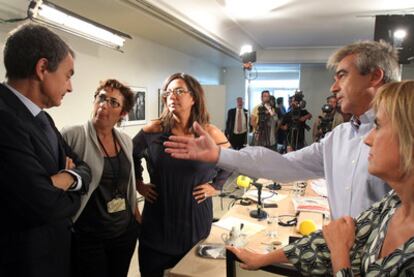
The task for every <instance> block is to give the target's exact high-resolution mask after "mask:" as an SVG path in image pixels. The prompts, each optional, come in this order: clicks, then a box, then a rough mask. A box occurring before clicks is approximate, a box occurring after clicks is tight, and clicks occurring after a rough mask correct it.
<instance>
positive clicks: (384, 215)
mask: <svg viewBox="0 0 414 277" xmlns="http://www.w3.org/2000/svg"><path fill="white" fill-rule="evenodd" d="M374 109H375V111H376V117H375V127H374V129H372V130H371V132H370V133H369V134H368V136H367V137H366V138H365V139H364V141H365V144H366V145H367V146H368V147H369V148H370V151H369V156H368V171H369V172H370V173H371V174H373V175H375V176H377V177H379V178H381V179H383V180H384V181H385V182H387V183H388V184H389V185H390V187H391V188H392V189H393V190H392V191H390V192H389V193H388V194H387V195H386V196H385V197H384V198H383V199H382V200H381V201H379V202H377V203H375V204H374V205H372V206H371V207H370V208H369V209H368V210H366V211H364V212H362V213H361V214H360V215H359V216H358V217H357V218H355V219H354V218H352V217H349V216H345V217H342V218H339V219H337V220H334V221H332V222H330V223H329V224H328V225H326V226H324V227H323V231H322V232H321V231H317V232H315V233H313V234H311V235H310V236H307V237H304V238H302V239H299V240H298V241H296V242H294V243H293V244H290V245H288V246H285V247H284V248H283V249H279V250H276V251H274V252H270V253H268V254H265V255H262V254H256V253H253V252H251V251H248V250H245V249H238V248H234V247H228V249H229V250H230V251H232V252H233V253H235V254H236V255H237V256H238V257H239V258H240V259H241V260H242V264H241V267H242V268H245V269H258V268H260V267H263V266H265V265H270V264H274V263H287V262H290V263H292V264H294V265H295V267H296V268H297V269H298V271H299V272H300V273H301V274H302V275H305V276H327V275H332V274H334V275H336V276H353V275H355V276H379V275H381V276H412V275H413V274H414V209H413V207H414V198H413V195H414V81H405V82H395V83H390V84H386V85H384V86H383V87H382V88H381V89H380V91H379V92H378V93H377V95H376V96H375V99H374Z"/></svg>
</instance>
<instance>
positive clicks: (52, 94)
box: [0, 24, 91, 277]
mask: <svg viewBox="0 0 414 277" xmlns="http://www.w3.org/2000/svg"><path fill="white" fill-rule="evenodd" d="M3 53H4V65H5V68H6V77H7V81H6V82H5V83H2V84H0V118H1V124H0V178H1V186H0V216H1V219H2V221H3V224H2V225H3V226H2V228H1V230H0V249H1V252H0V276H17V277H37V276H42V277H55V276H62V277H69V276H70V262H71V261H70V248H71V238H72V234H71V231H70V230H71V228H72V220H71V218H72V216H73V215H75V213H76V211H77V210H78V209H79V205H80V197H81V194H84V193H86V192H87V191H88V185H89V182H90V180H91V176H90V169H89V167H88V166H87V165H86V164H85V163H84V162H82V161H81V160H80V159H79V158H78V157H77V156H76V154H74V153H73V152H72V150H71V149H70V147H69V146H68V145H67V144H66V143H65V142H64V140H63V139H62V136H61V135H60V133H59V132H58V130H57V129H56V127H55V124H54V122H53V120H52V118H51V117H50V116H49V115H48V114H47V113H46V112H45V111H44V109H48V108H52V107H58V106H60V104H61V102H62V99H63V97H64V96H65V94H66V93H70V92H72V83H71V78H72V75H73V74H74V53H73V51H72V50H71V49H70V48H69V46H68V45H67V44H66V43H65V42H64V41H63V40H62V39H61V38H60V37H59V36H58V35H56V34H55V33H53V32H52V31H50V30H49V29H47V28H45V27H43V26H40V25H35V24H25V25H22V26H20V27H18V28H16V29H15V30H13V31H12V32H11V33H10V35H9V37H8V38H7V40H6V43H5V45H4V50H3Z"/></svg>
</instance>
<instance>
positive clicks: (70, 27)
mask: <svg viewBox="0 0 414 277" xmlns="http://www.w3.org/2000/svg"><path fill="white" fill-rule="evenodd" d="M28 15H29V17H30V19H32V20H33V21H35V22H40V23H44V24H47V25H50V26H52V27H54V28H57V29H60V30H63V31H66V32H69V33H71V34H75V35H77V36H80V37H83V38H86V39H89V40H91V41H93V42H96V43H99V44H101V45H104V46H107V47H110V48H113V49H116V50H121V48H122V46H123V45H124V42H125V39H126V38H129V39H131V36H129V35H127V34H124V33H122V32H120V31H117V30H114V29H111V28H109V27H106V26H104V25H101V24H99V23H97V22H94V21H92V20H90V19H87V18H84V17H82V16H80V15H77V14H75V13H73V12H71V11H68V10H66V9H64V8H61V7H59V6H56V5H55V4H52V3H50V2H47V1H43V0H33V1H31V2H30V4H29V10H28Z"/></svg>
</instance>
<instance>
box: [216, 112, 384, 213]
mask: <svg viewBox="0 0 414 277" xmlns="http://www.w3.org/2000/svg"><path fill="white" fill-rule="evenodd" d="M374 117H375V114H374V111H373V110H369V111H368V112H366V113H365V114H363V115H362V116H361V117H360V118H359V119H360V121H361V125H360V126H359V129H356V128H353V127H352V126H351V123H349V122H347V123H343V124H340V125H338V126H337V127H336V128H335V129H334V130H333V131H332V132H330V133H328V134H327V135H326V136H325V138H324V139H322V140H321V142H319V143H314V144H312V145H310V146H308V147H305V148H303V149H301V150H298V151H295V152H290V153H288V154H285V155H280V154H279V153H277V152H274V151H272V150H269V149H267V148H264V147H246V148H243V149H242V150H240V151H235V150H232V149H221V151H220V157H219V161H218V164H217V165H218V166H219V167H221V168H223V169H226V170H230V171H237V172H240V173H242V174H246V175H248V176H251V177H257V178H259V177H262V178H267V179H272V180H276V181H279V182H292V181H297V180H307V179H315V178H325V179H326V183H327V188H328V200H329V205H330V208H331V214H332V217H333V218H334V219H336V218H339V217H341V216H345V215H350V216H353V217H356V216H357V215H359V214H360V213H361V212H362V211H364V210H366V209H367V208H368V207H370V206H371V205H372V204H373V203H374V202H377V201H379V200H380V199H382V198H383V196H384V195H385V194H386V193H387V192H388V191H389V190H390V188H389V187H388V186H387V185H386V184H385V183H384V181H382V180H381V179H379V178H377V177H375V176H373V175H371V174H369V173H368V152H369V147H368V146H367V145H365V144H364V137H365V135H366V134H368V132H369V131H370V130H371V129H372V127H373V124H374Z"/></svg>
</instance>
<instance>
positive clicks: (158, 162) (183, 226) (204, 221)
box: [133, 131, 229, 255]
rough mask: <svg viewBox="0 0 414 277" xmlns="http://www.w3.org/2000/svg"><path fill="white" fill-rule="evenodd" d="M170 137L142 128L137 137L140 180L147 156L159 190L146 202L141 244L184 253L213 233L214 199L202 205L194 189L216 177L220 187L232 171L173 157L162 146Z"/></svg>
mask: <svg viewBox="0 0 414 277" xmlns="http://www.w3.org/2000/svg"><path fill="white" fill-rule="evenodd" d="M168 136H169V134H167V133H145V132H144V131H140V132H139V133H138V134H137V135H136V136H135V137H134V139H133V144H134V164H135V172H136V174H137V180H142V171H143V168H142V166H141V159H142V158H143V157H144V158H145V160H146V162H147V169H148V172H149V175H150V179H151V183H152V184H154V185H155V186H156V191H157V193H158V198H157V200H156V201H155V202H154V203H153V204H151V203H149V202H148V201H145V206H144V210H143V214H142V225H141V227H142V229H141V236H140V243H142V244H144V245H145V246H147V247H150V248H152V249H154V250H156V251H159V252H162V253H166V254H170V255H181V254H184V253H186V252H188V251H189V250H190V249H191V248H192V247H193V246H194V245H195V244H196V243H197V242H198V241H200V240H201V239H203V238H206V237H207V236H208V235H209V233H210V229H211V222H212V219H213V210H212V201H211V198H208V199H207V200H206V201H203V202H201V203H200V204H198V203H197V201H196V200H195V198H194V196H193V195H192V194H193V189H194V188H195V187H196V186H198V185H201V184H203V183H207V182H209V181H212V180H213V179H214V184H213V185H214V186H215V187H216V188H217V189H219V188H221V186H222V185H223V183H224V182H225V180H226V179H227V177H228V175H229V174H228V173H227V172H226V171H222V170H219V169H217V168H216V167H215V165H214V164H208V163H203V162H198V161H187V160H178V159H174V158H172V157H171V156H170V155H169V154H167V153H165V152H164V146H163V145H162V143H163V142H164V141H165V140H167V139H168Z"/></svg>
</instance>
